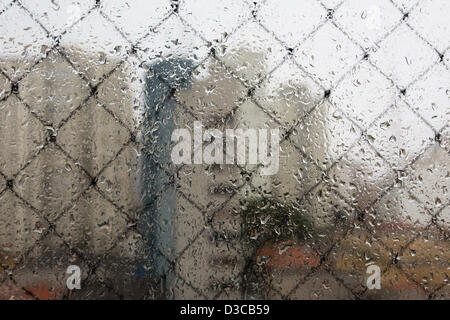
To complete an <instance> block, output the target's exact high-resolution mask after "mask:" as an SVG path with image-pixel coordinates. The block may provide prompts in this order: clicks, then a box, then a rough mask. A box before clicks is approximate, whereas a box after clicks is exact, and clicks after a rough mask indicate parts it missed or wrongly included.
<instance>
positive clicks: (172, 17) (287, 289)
mask: <svg viewBox="0 0 450 320" xmlns="http://www.w3.org/2000/svg"><path fill="white" fill-rule="evenodd" d="M299 3H300V4H299ZM445 10H447V12H449V11H450V8H449V4H448V3H447V1H445V0H442V1H439V0H434V1H431V0H417V1H402V0H391V1H389V0H385V1H369V0H368V1H356V0H355V1H352V0H345V1H338V0H336V1H334V0H328V1H325V0H323V1H318V0H305V1H300V2H299V1H287V0H286V1H271V0H267V1H255V2H251V1H248V2H245V1H227V2H221V1H220V2H219V1H203V0H202V1H197V0H185V1H168V0H167V1H166V0H152V1H128V2H124V1H88V0H86V1H80V2H76V3H75V2H73V3H72V2H71V1H48V2H42V3H41V2H37V1H28V0H20V1H19V0H15V1H1V2H0V35H1V43H2V49H1V53H2V55H1V57H0V70H1V74H0V86H1V87H0V114H1V118H0V119H1V129H0V130H1V137H0V143H1V145H2V152H1V153H0V204H1V216H0V220H1V227H0V228H1V229H0V241H1V247H2V248H1V251H0V283H1V284H0V287H1V290H0V291H1V292H0V298H2V299H6V298H11V297H16V298H39V299H45V298H53V299H61V298H84V299H86V298H103V297H106V298H149V299H151V298H198V299H201V298H210V299H211V298H214V299H224V298H270V299H305V298H307V299H315V298H338V299H340V298H345V299H355V298H356V299H366V298H429V299H434V298H445V299H447V298H448V297H449V292H448V290H449V289H448V261H449V254H448V252H449V250H448V227H449V225H448V223H449V222H448V221H449V210H450V209H449V206H448V204H449V196H448V185H449V164H450V156H449V152H450V147H449V146H450V140H449V139H450V136H449V125H448V119H449V102H450V87H449V83H450V70H449V67H450V60H449V53H450V51H449V47H450V38H449V36H448V35H449V34H450V33H449V31H450V24H449V22H448V19H446V18H445V15H444V14H442V13H443V12H445ZM194 121H202V122H203V123H204V124H205V126H206V127H209V128H228V127H229V126H230V125H231V126H243V127H252V126H255V127H257V126H261V127H279V128H280V129H281V131H282V142H280V173H279V174H278V175H277V176H276V177H274V178H271V179H265V178H264V179H263V178H262V177H261V176H260V174H259V172H258V168H253V167H250V166H231V165H225V166H206V165H184V166H179V167H174V166H173V164H171V163H170V161H169V160H167V159H168V156H167V154H170V150H171V148H170V134H171V132H169V133H168V131H167V130H169V131H170V130H172V129H174V128H177V127H183V126H187V127H189V126H192V124H193V122H194ZM165 130H166V131H165ZM167 137H169V138H167ZM249 199H257V201H256V204H255V203H254V202H252V201H250V200H249ZM274 204H276V205H274ZM280 204H281V205H280ZM255 205H256V207H257V208H256V209H255V210H256V211H257V212H262V213H263V214H262V216H261V217H258V219H256V222H255V221H254V220H252V221H251V223H249V222H244V221H243V216H242V214H241V213H242V212H243V211H245V210H246V209H247V208H249V207H252V206H255ZM268 206H269V207H272V208H273V206H275V209H274V210H275V211H278V212H284V211H283V210H287V211H288V213H287V214H286V216H284V217H283V220H282V222H281V224H280V225H278V224H277V225H273V224H271V221H273V220H274V219H273V218H271V217H269V216H265V214H266V213H265V212H267V211H264V210H266V207H268ZM283 208H284V209H283ZM302 214H305V215H307V216H308V217H311V219H312V221H313V225H314V228H315V229H317V230H318V231H317V230H316V232H315V233H314V236H313V235H312V233H310V232H309V231H306V236H304V237H303V238H302V239H303V240H301V241H300V240H298V239H297V240H292V239H287V238H285V237H283V236H282V235H283V233H285V232H286V230H287V229H286V230H285V229H283V228H282V230H281V231H280V230H277V228H278V227H280V226H281V227H284V226H287V227H288V229H289V227H292V228H295V226H296V225H295V223H294V224H293V225H292V224H291V222H290V220H289V219H291V218H292V217H299V216H301V215H302ZM265 218H267V219H268V220H265V221H264V222H263V220H264V219H265ZM270 219H272V220H270ZM288 220H289V221H288ZM341 220H342V221H343V222H341ZM267 221H268V222H267ZM256 224H257V225H256ZM299 225H301V223H300V224H299ZM291 231H292V230H291V229H289V232H291ZM246 232H247V233H246ZM253 232H256V235H255V234H253ZM155 235H157V237H155ZM280 235H281V236H280ZM72 264H75V265H79V266H80V268H81V270H82V271H83V274H82V290H74V291H70V290H68V289H67V288H66V284H65V279H66V274H65V271H66V268H67V267H68V266H69V265H72ZM371 264H376V265H378V266H380V268H381V270H382V289H381V290H368V289H367V287H366V286H365V279H366V277H367V274H366V269H367V267H368V266H369V265H371Z"/></svg>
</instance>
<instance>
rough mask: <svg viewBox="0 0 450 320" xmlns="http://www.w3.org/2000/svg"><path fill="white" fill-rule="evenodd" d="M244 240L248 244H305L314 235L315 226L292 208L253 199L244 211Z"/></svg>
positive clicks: (310, 220) (244, 206)
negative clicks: (296, 242) (270, 242)
mask: <svg viewBox="0 0 450 320" xmlns="http://www.w3.org/2000/svg"><path fill="white" fill-rule="evenodd" d="M241 218H242V221H243V226H244V228H243V230H244V237H245V238H246V240H247V241H249V242H253V241H257V242H260V241H261V242H264V241H267V240H269V239H270V240H271V241H274V242H278V241H284V240H294V241H304V240H306V239H308V238H311V237H312V236H313V233H314V228H313V222H312V219H311V217H310V216H308V214H307V213H305V212H302V211H301V210H300V209H298V208H295V207H294V206H292V205H286V204H281V203H278V202H274V201H271V200H267V199H252V200H249V201H247V202H246V203H245V204H244V205H243V210H242V211H241Z"/></svg>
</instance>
